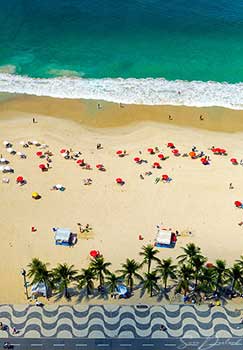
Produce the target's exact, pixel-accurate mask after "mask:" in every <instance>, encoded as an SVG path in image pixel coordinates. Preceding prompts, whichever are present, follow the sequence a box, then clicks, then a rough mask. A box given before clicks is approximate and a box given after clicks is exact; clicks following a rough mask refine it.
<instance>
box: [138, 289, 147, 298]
mask: <svg viewBox="0 0 243 350" xmlns="http://www.w3.org/2000/svg"><path fill="white" fill-rule="evenodd" d="M145 293H146V289H145V288H141V289H140V295H139V297H140V298H142V297H144V294H145Z"/></svg>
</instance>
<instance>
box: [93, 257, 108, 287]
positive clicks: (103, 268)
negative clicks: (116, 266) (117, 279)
mask: <svg viewBox="0 0 243 350" xmlns="http://www.w3.org/2000/svg"><path fill="white" fill-rule="evenodd" d="M110 265H111V263H110V262H105V261H104V257H103V256H100V257H98V258H95V259H92V260H91V263H90V268H91V269H92V270H93V271H94V272H95V274H96V276H97V279H99V283H100V287H103V286H104V280H105V278H104V275H108V274H109V273H110V271H109V270H108V267H109V266H110Z"/></svg>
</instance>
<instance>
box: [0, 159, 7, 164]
mask: <svg viewBox="0 0 243 350" xmlns="http://www.w3.org/2000/svg"><path fill="white" fill-rule="evenodd" d="M0 163H3V164H4V163H8V161H7V159H6V158H0Z"/></svg>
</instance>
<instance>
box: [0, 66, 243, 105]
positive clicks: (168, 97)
mask: <svg viewBox="0 0 243 350" xmlns="http://www.w3.org/2000/svg"><path fill="white" fill-rule="evenodd" d="M0 92H9V93H19V94H29V95H37V96H50V97H57V98H71V99H80V98H83V99H96V100H106V101H110V102H117V103H125V104H145V105H176V106H180V105H184V106H195V107H210V106H218V107H227V108H231V109H243V83H237V84H229V83H218V82H211V81H208V82H202V81H191V82H189V81H183V80H175V81H168V80H166V79H163V78H156V79H152V78H147V79H135V78H129V79H122V78H117V79H111V78H105V79H86V78H77V77H57V78H49V79H42V78H30V77H25V76H21V75H14V74H4V73H2V74H1V73H0Z"/></svg>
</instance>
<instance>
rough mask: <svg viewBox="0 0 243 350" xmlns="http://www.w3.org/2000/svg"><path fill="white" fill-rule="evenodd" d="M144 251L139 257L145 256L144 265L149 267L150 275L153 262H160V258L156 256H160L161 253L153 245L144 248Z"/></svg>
mask: <svg viewBox="0 0 243 350" xmlns="http://www.w3.org/2000/svg"><path fill="white" fill-rule="evenodd" d="M142 250H143V251H142V252H140V253H139V255H141V256H143V262H142V264H147V265H148V273H149V272H150V269H151V264H152V261H157V262H159V261H160V260H159V258H157V257H156V254H158V253H159V251H158V250H157V249H155V248H154V247H153V246H152V245H151V244H148V245H146V246H143V247H142Z"/></svg>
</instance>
